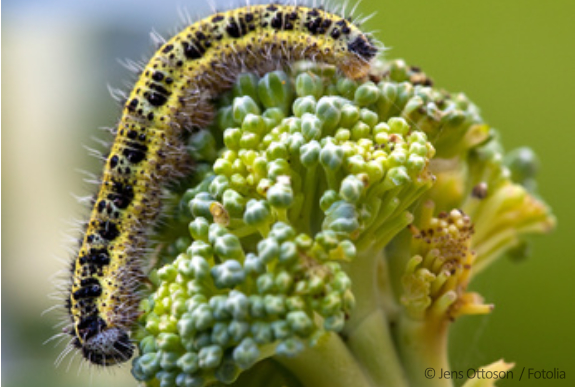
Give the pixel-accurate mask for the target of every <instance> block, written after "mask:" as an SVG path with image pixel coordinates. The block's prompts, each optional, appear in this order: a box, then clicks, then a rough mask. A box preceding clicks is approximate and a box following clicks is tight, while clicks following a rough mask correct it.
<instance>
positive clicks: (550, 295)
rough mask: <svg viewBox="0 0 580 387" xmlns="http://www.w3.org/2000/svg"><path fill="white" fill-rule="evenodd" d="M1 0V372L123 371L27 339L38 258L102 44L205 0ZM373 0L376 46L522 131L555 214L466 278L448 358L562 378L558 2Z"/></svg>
mask: <svg viewBox="0 0 580 387" xmlns="http://www.w3.org/2000/svg"><path fill="white" fill-rule="evenodd" d="M337 1H338V0H337ZM208 2H209V1H208ZM215 2H216V3H218V4H219V3H220V0H216V1H215ZM3 3H4V4H3V5H4V7H3V11H4V12H3V15H2V22H3V23H2V45H3V50H2V51H3V52H2V53H3V54H4V61H3V66H2V78H3V81H4V82H3V83H2V92H3V96H4V104H3V106H2V113H3V114H2V126H3V133H2V134H3V136H2V137H3V140H4V141H3V144H2V161H3V163H2V174H3V176H2V183H3V184H2V194H3V200H2V204H3V209H4V214H3V215H4V216H3V219H2V225H3V226H4V227H3V229H4V234H3V236H4V238H3V242H4V243H3V244H2V255H3V258H4V259H3V265H2V269H3V270H2V290H3V292H2V293H3V296H2V312H3V313H2V314H3V317H4V319H3V325H2V338H3V340H2V352H3V355H4V356H3V357H2V371H3V372H2V373H3V376H4V383H3V385H4V386H6V387H10V386H14V387H27V386H37V385H42V386H44V387H51V386H63V387H64V386H79V385H90V386H93V387H98V386H130V385H134V384H135V382H134V381H133V380H132V379H131V377H130V375H129V372H128V371H129V369H128V368H127V367H125V368H123V369H114V370H105V371H104V372H101V371H98V370H96V369H94V368H87V367H86V366H85V367H81V366H79V363H78V362H77V361H76V360H75V361H73V362H72V363H71V364H70V369H69V370H68V372H67V368H69V358H67V359H66V360H65V361H64V362H63V364H61V366H60V367H59V368H56V369H55V367H54V365H53V363H54V360H55V359H56V357H57V355H58V354H59V352H60V350H61V349H62V348H63V345H60V346H58V347H56V348H55V347H54V346H53V345H52V343H49V344H47V345H42V343H43V342H44V341H45V340H46V339H48V338H50V337H51V336H52V335H53V333H54V332H55V329H53V328H52V326H53V325H55V324H56V323H57V322H58V321H59V315H60V314H59V312H58V311H57V312H50V313H47V314H46V315H44V316H42V317H41V312H42V311H43V310H45V309H48V308H50V307H51V306H53V305H56V304H57V301H55V300H52V299H50V298H49V296H50V293H52V292H54V285H53V283H52V282H51V281H53V280H54V278H59V276H58V275H57V276H53V275H52V274H53V273H56V272H58V271H59V270H61V269H63V268H66V267H68V266H67V265H68V262H69V261H70V259H71V257H72V256H73V254H74V253H73V250H74V247H75V242H74V241H69V240H68V239H67V238H68V236H70V235H72V236H77V235H78V234H77V233H76V232H75V231H74V230H75V228H76V226H75V223H74V222H73V221H72V220H73V219H82V218H83V217H84V216H85V215H86V212H87V211H86V210H84V209H83V207H82V206H81V205H80V204H78V203H77V201H76V200H75V198H74V196H73V195H71V192H72V193H74V194H75V195H79V196H82V195H86V194H89V193H92V192H93V191H94V189H95V188H94V187H93V186H91V185H90V184H88V183H84V182H83V178H86V177H87V176H86V175H84V174H83V173H82V172H79V171H83V170H84V171H90V172H92V173H96V174H98V173H99V169H100V164H99V162H98V161H97V160H96V159H95V158H90V157H89V156H88V152H87V151H86V150H85V149H84V148H83V147H82V144H86V145H88V146H89V147H92V148H99V146H98V145H97V144H96V143H95V142H94V141H92V140H91V137H93V136H101V137H102V133H99V132H100V131H98V130H97V129H96V128H97V127H100V126H113V125H114V124H115V121H116V119H117V115H118V114H119V108H118V107H117V105H116V104H115V102H114V101H113V100H112V99H111V98H110V97H109V95H108V91H107V87H106V85H107V84H110V85H112V86H115V87H123V86H124V85H128V84H130V82H131V81H132V76H131V74H130V73H129V71H127V70H125V69H124V68H123V67H122V66H121V65H120V64H119V63H118V62H117V59H118V58H131V59H135V60H139V59H141V58H146V57H147V56H148V55H150V54H151V53H152V52H153V49H152V47H151V44H150V42H149V39H148V32H149V31H150V30H151V28H155V29H156V30H157V31H159V32H160V33H162V34H163V35H164V36H167V35H171V34H172V33H173V32H174V31H175V28H176V27H177V26H178V25H181V24H180V23H179V16H178V15H179V10H180V9H186V10H188V11H189V12H190V13H191V14H192V15H193V16H194V17H195V16H196V12H199V13H200V14H201V15H207V14H208V13H209V12H210V11H209V6H208V5H207V4H206V2H205V1H202V2H198V0H181V1H153V0H147V1H143V0H142V1H137V0H133V1H129V0H126V1H118V0H117V1H115V0H103V1H99V2H75V1H72V0H68V1H67V0H61V1H54V0H51V1H40V0H6V1H4V2H3ZM199 3H201V4H199ZM229 3H230V2H228V4H229ZM375 11H376V12H377V15H376V16H375V17H374V18H373V19H371V20H370V21H369V22H368V23H367V24H366V28H365V29H366V30H372V31H376V36H377V37H378V38H379V39H380V40H382V41H383V42H384V43H385V45H387V46H388V47H391V50H390V51H389V52H388V57H390V58H396V57H401V58H404V59H405V60H406V61H407V62H408V63H410V64H415V65H420V66H421V68H422V69H423V70H424V71H426V72H427V73H428V74H429V75H430V76H432V77H433V79H434V80H435V84H436V85H438V86H444V87H445V88H446V89H448V90H450V91H464V92H465V93H466V94H467V95H468V96H469V97H470V98H471V99H472V100H473V101H474V102H475V103H476V104H478V105H479V106H480V107H481V109H482V114H483V117H484V118H485V119H486V120H487V121H488V122H489V123H490V124H491V125H493V126H494V127H496V128H498V129H499V130H500V131H501V133H502V138H503V143H504V145H505V147H506V149H512V148H514V147H517V146H520V145H528V146H530V147H532V148H533V149H534V150H535V151H536V152H537V154H538V156H539V158H540V160H541V161H542V169H541V172H540V176H539V178H538V182H539V186H540V193H541V194H542V196H543V197H544V198H545V200H546V201H547V202H548V203H550V204H551V205H552V207H553V210H554V212H555V214H556V216H557V217H558V227H557V229H556V231H555V232H553V233H552V234H551V235H548V236H544V237H539V238H536V240H535V243H534V246H533V247H534V248H533V254H532V257H531V258H529V259H527V260H525V261H523V262H511V261H508V260H505V259H504V260H502V261H501V262H498V263H497V264H496V265H494V266H493V267H491V268H490V269H489V270H487V271H486V272H485V273H484V274H482V275H481V276H480V277H478V278H477V279H476V281H475V282H474V283H473V284H472V289H474V290H477V291H479V292H480V293H481V294H482V295H484V296H485V297H486V300H487V301H489V302H492V303H494V304H495V305H496V309H495V311H494V312H493V313H492V314H491V315H488V316H484V317H464V318H461V319H460V320H459V321H457V322H456V323H455V324H454V326H453V328H452V337H451V347H450V356H451V364H452V366H453V368H454V369H456V370H467V369H468V368H470V367H477V366H481V365H484V364H488V363H490V362H492V361H495V360H497V359H499V358H504V359H505V360H506V361H510V362H512V361H515V362H517V365H516V368H515V375H516V380H513V381H505V382H502V383H500V385H502V386H510V385H518V381H517V378H518V377H519V374H520V372H521V371H522V368H523V367H526V369H528V368H535V369H536V370H541V369H544V370H553V369H554V368H558V369H559V370H563V371H565V373H566V379H564V380H561V379H560V380H526V377H524V378H523V380H522V381H521V382H520V384H519V385H526V386H560V385H561V386H564V385H566V386H567V385H572V383H573V379H574V239H573V238H574V211H573V210H574V188H573V184H574V178H573V177H572V176H573V173H574V167H573V162H574V160H573V159H574V157H573V156H574V148H573V147H574V94H573V87H572V85H573V83H574V82H573V81H574V34H573V33H574V31H573V29H574V3H573V2H572V1H571V0H569V1H562V0H553V1H545V0H533V1H532V0H526V1H523V0H509V1H507V0H486V1H465V0H445V1H434V0H421V1H419V0H416V1H402V0H389V1H385V0H363V2H362V3H361V5H360V6H359V8H358V13H360V14H362V15H368V14H370V13H372V12H375ZM99 149H100V148H99ZM61 277H62V276H61ZM60 298H62V297H60ZM60 298H59V301H58V302H60V301H61V300H60ZM526 372H527V371H526Z"/></svg>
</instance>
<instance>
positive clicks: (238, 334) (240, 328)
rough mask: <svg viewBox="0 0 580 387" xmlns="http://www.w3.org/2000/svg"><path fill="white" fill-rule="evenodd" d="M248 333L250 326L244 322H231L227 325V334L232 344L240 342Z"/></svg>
mask: <svg viewBox="0 0 580 387" xmlns="http://www.w3.org/2000/svg"><path fill="white" fill-rule="evenodd" d="M249 331H250V324H248V323H247V322H245V321H235V320H234V321H232V322H230V324H229V325H228V333H229V334H230V336H231V337H232V340H233V341H234V342H240V341H241V340H242V339H243V338H244V337H245V336H246V334H247V333H248V332H249Z"/></svg>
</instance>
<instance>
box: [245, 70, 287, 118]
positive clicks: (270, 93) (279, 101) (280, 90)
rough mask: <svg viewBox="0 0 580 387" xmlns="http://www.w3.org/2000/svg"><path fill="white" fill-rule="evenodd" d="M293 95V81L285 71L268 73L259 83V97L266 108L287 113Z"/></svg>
mask: <svg viewBox="0 0 580 387" xmlns="http://www.w3.org/2000/svg"><path fill="white" fill-rule="evenodd" d="M293 94H294V91H293V90H292V84H291V81H290V79H289V78H288V75H286V73H284V72H283V71H273V72H271V73H268V74H266V75H265V76H264V77H262V79H260V81H259V82H258V95H259V96H260V101H261V102H262V104H263V105H264V106H265V107H266V108H271V107H277V108H280V109H282V111H284V112H285V113H286V112H287V111H288V109H289V107H290V104H291V103H292V97H293ZM234 101H235V99H234ZM234 110H235V108H234ZM284 115H286V114H284Z"/></svg>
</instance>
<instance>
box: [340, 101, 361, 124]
mask: <svg viewBox="0 0 580 387" xmlns="http://www.w3.org/2000/svg"><path fill="white" fill-rule="evenodd" d="M340 113H341V114H340V126H341V127H343V128H351V127H352V126H353V125H354V124H355V123H357V122H358V121H359V119H360V110H359V108H358V107H356V106H354V105H350V104H344V105H342V107H341V108H340Z"/></svg>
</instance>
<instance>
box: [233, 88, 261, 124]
mask: <svg viewBox="0 0 580 387" xmlns="http://www.w3.org/2000/svg"><path fill="white" fill-rule="evenodd" d="M233 109H234V110H233V114H234V121H235V122H236V124H238V125H241V124H242V122H244V118H245V117H246V116H247V115H248V114H256V115H259V114H261V111H260V107H259V106H258V104H257V103H256V102H255V101H254V100H253V99H252V98H251V97H248V96H247V95H245V96H243V97H236V98H234V103H233Z"/></svg>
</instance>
